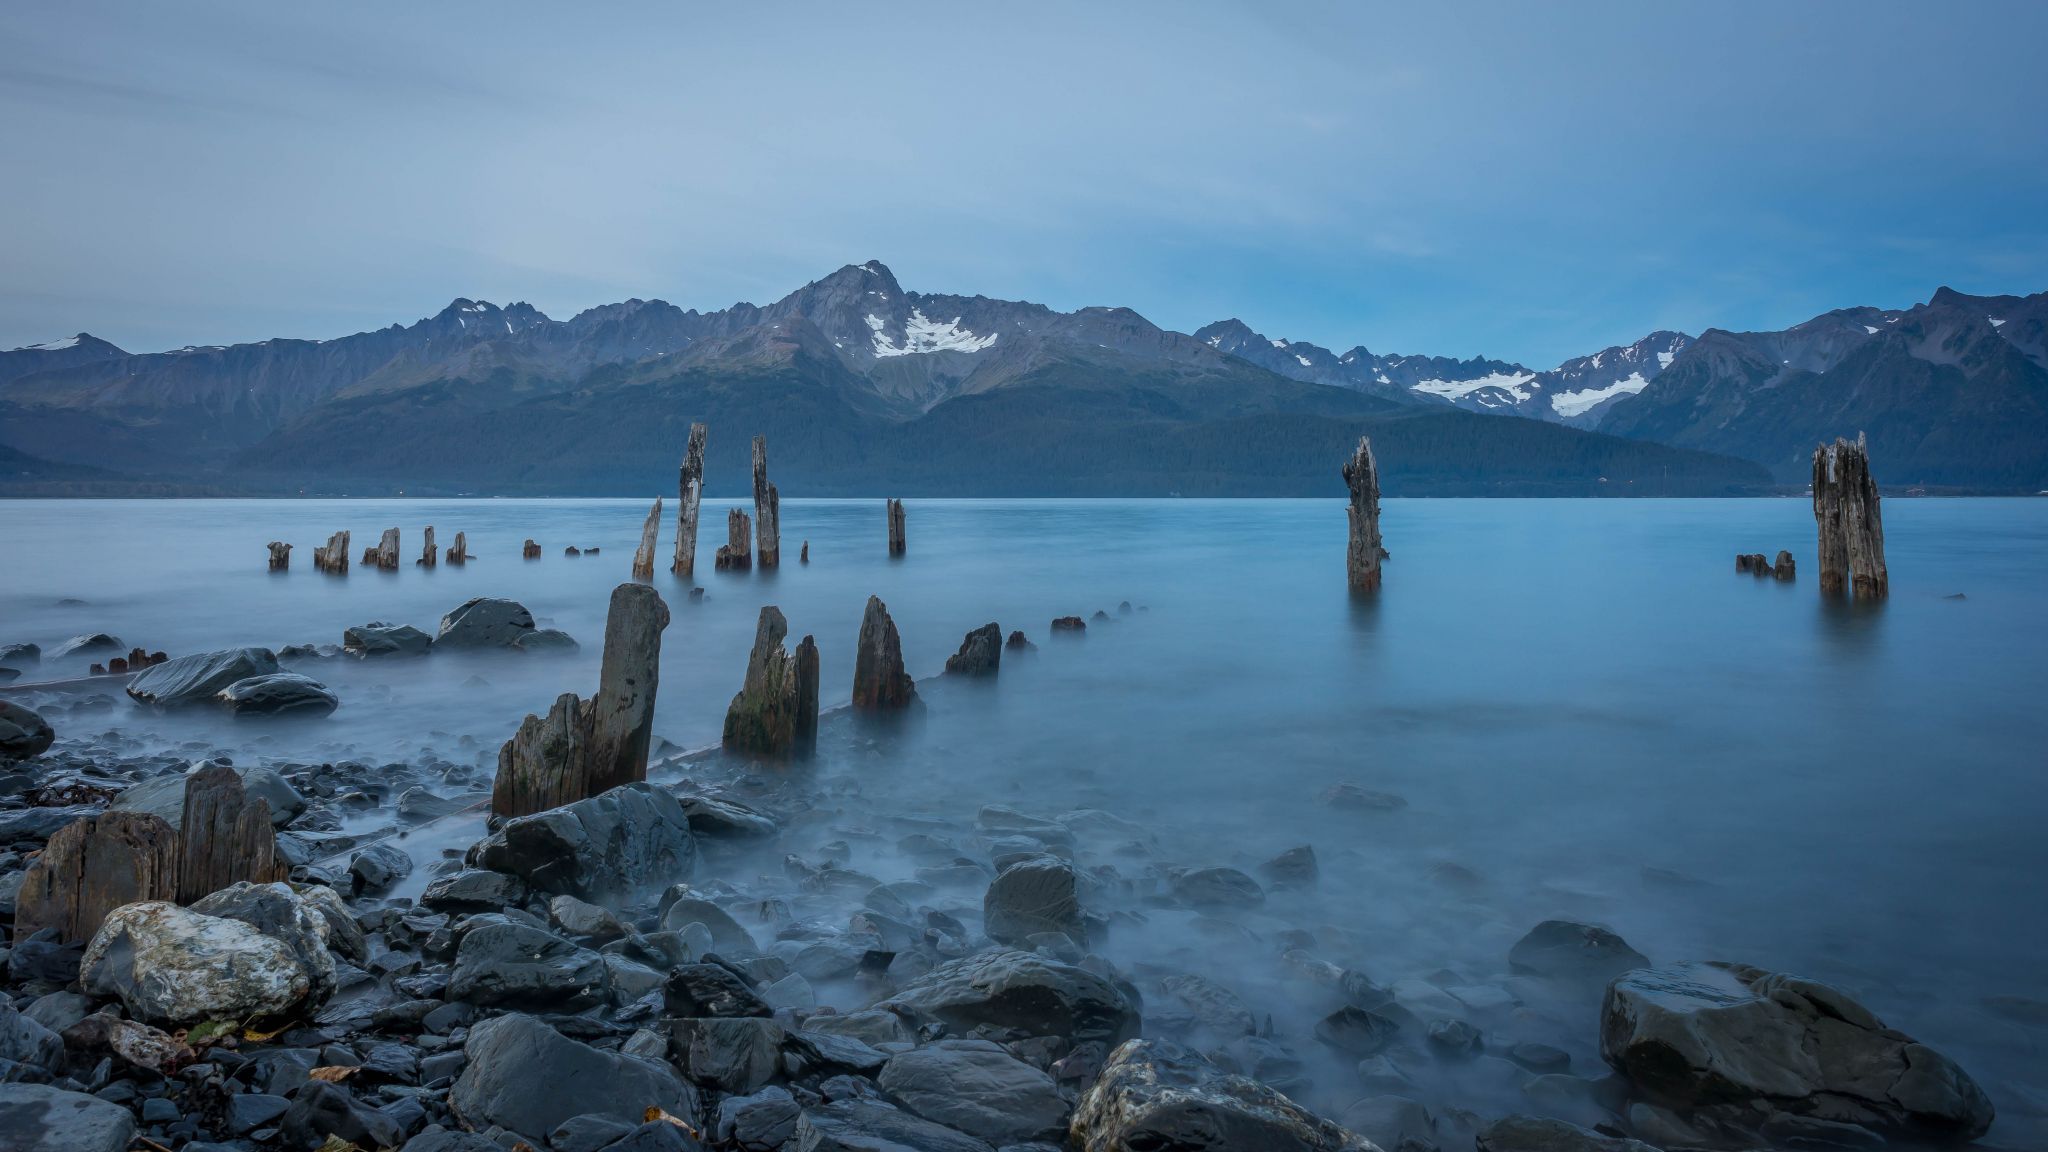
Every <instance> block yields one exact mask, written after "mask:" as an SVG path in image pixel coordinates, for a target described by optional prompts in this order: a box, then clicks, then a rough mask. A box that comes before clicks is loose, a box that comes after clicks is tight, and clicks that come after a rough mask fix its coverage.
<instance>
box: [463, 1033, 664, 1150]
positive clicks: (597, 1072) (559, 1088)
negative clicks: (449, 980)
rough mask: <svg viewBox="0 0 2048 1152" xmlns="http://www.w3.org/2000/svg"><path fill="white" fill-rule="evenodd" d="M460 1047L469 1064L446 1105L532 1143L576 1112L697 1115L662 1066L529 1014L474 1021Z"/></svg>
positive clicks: (638, 1117) (631, 1116) (627, 1117)
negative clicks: (591, 1042) (604, 1048)
mask: <svg viewBox="0 0 2048 1152" xmlns="http://www.w3.org/2000/svg"><path fill="white" fill-rule="evenodd" d="M464 1051H465V1052H467V1053H468V1055H469V1063H468V1064H467V1065H465V1066H464V1067H463V1070H462V1075H461V1076H459V1077H457V1078H456V1081H455V1087H454V1088H453V1089H451V1090H450V1091H449V1093H448V1103H449V1106H450V1107H452V1108H454V1110H455V1112H456V1114H457V1115H459V1116H460V1117H462V1118H463V1119H464V1120H466V1121H468V1122H469V1123H470V1124H472V1125H475V1126H478V1127H482V1126H486V1125H491V1124H496V1125H500V1126H502V1127H504V1128H508V1129H510V1130H512V1131H514V1132H517V1133H519V1134H520V1135H522V1136H525V1137H526V1138H527V1140H528V1142H529V1143H531V1144H533V1145H534V1146H535V1147H543V1146H545V1145H544V1144H543V1143H542V1141H543V1140H544V1139H545V1138H546V1137H547V1135H548V1134H549V1133H551V1132H553V1131H554V1130H555V1129H556V1128H558V1127H560V1126H561V1125H562V1124H563V1123H564V1122H566V1121H568V1120H570V1119H572V1118H574V1117H577V1116H587V1115H595V1116H602V1117H606V1118H609V1119H615V1120H622V1121H626V1122H629V1123H632V1124H636V1125H637V1124H639V1123H640V1122H641V1121H642V1120H643V1119H644V1118H645V1117H646V1113H647V1109H648V1108H650V1107H655V1108H660V1109H662V1110H663V1111H665V1112H668V1113H670V1114H671V1115H676V1116H686V1117H693V1116H695V1115H696V1114H697V1094H696V1093H695V1092H694V1091H693V1090H692V1089H691V1088H690V1086H689V1085H687V1084H685V1083H684V1082H683V1081H682V1080H681V1078H679V1077H678V1076H677V1075H676V1074H675V1073H674V1072H673V1071H671V1070H670V1069H669V1068H668V1067H667V1066H666V1065H663V1064H656V1063H654V1062H652V1061H647V1060H640V1059H637V1058H635V1057H632V1056H624V1055H618V1054H615V1053H611V1052H602V1051H599V1050H598V1049H596V1048H592V1047H590V1046H589V1045H587V1044H583V1043H580V1042H578V1041H575V1040H571V1039H569V1038H568V1037H566V1036H564V1035H562V1034H561V1033H559V1032H557V1031H555V1030H554V1029H553V1028H550V1027H548V1026H547V1025H546V1024H544V1023H542V1022H541V1021H539V1020H536V1019H534V1018H533V1017H531V1016H522V1015H518V1014H512V1015H506V1016H499V1017H495V1018H493V1019H490V1020H486V1021H484V1022H483V1023H481V1024H477V1025H475V1026H474V1027H472V1028H471V1029H470V1030H469V1038H468V1041H467V1043H466V1044H465V1046H464Z"/></svg>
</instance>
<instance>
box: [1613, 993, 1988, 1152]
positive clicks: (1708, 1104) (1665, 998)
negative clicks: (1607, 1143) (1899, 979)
mask: <svg viewBox="0 0 2048 1152" xmlns="http://www.w3.org/2000/svg"><path fill="white" fill-rule="evenodd" d="M1600 1053H1601V1055H1602V1056H1604V1057H1606V1059H1607V1062H1608V1063H1609V1064H1612V1065H1613V1066H1614V1067H1615V1068H1616V1069H1617V1070H1619V1071H1620V1072H1621V1073H1622V1075H1624V1076H1626V1077H1628V1079H1629V1080H1630V1081H1631V1082H1632V1083H1633V1084H1634V1085H1635V1087H1636V1088H1637V1089H1638V1090H1639V1091H1641V1092H1643V1093H1644V1094H1645V1095H1647V1096H1649V1097H1651V1098H1652V1099H1654V1100H1656V1101H1658V1102H1660V1103H1663V1104H1666V1105H1669V1106H1671V1107H1674V1108H1678V1109H1681V1110H1686V1109H1700V1110H1705V1111H1706V1112H1708V1113H1709V1116H1708V1118H1709V1119H1712V1120H1714V1121H1717V1122H1719V1123H1723V1124H1732V1125H1735V1126H1745V1125H1756V1126H1760V1125H1761V1124H1762V1123H1764V1122H1767V1121H1769V1120H1771V1119H1772V1117H1773V1115H1774V1114H1776V1113H1789V1114H1790V1115H1792V1116H1798V1117H1811V1118H1815V1119H1820V1120H1825V1121H1830V1122H1835V1123H1847V1124H1855V1125H1859V1126H1862V1127H1864V1128H1867V1129H1871V1130H1872V1131H1875V1132H1880V1133H1884V1134H1886V1135H1891V1136H1904V1137H1908V1138H1919V1139H1928V1138H1932V1139H1938V1140H1945V1141H1946V1140H1954V1141H1967V1140H1974V1139H1976V1138H1977V1137H1979V1136H1982V1135H1984V1133H1985V1132H1987V1131H1988V1130H1990V1128H1991V1121H1992V1116H1993V1113H1992V1107H1991V1101H1990V1100H1989V1099H1988V1098H1987V1097H1986V1096H1985V1094H1984V1091H1983V1089H1981V1088H1979V1087H1978V1086H1977V1083H1976V1081H1974V1080H1972V1079H1971V1078H1970V1076H1969V1074H1968V1073H1966V1072H1964V1071H1963V1070H1962V1069H1961V1068H1960V1067H1958V1066H1957V1065H1956V1063H1955V1062H1954V1061H1953V1060H1950V1059H1949V1058H1948V1057H1946V1056H1943V1055H1942V1054H1941V1053H1939V1052H1936V1051H1935V1050H1934V1049H1932V1048H1929V1047H1927V1046H1926V1045H1924V1044H1921V1043H1919V1042H1917V1041H1915V1040H1914V1039H1913V1038H1912V1037H1910V1036H1907V1035H1905V1034H1904V1033H1902V1032H1898V1031H1895V1030H1893V1029H1891V1028H1887V1027H1885V1025H1884V1022H1883V1021H1882V1020H1879V1019H1878V1018H1877V1017H1876V1016H1875V1015H1874V1014H1872V1013H1871V1012H1870V1010H1869V1009H1867V1008H1865V1007H1863V1006H1862V1005H1861V1004H1858V1003H1857V1002H1856V1001H1855V1000H1853V999H1851V998H1850V997H1849V996H1848V995H1847V994H1845V993H1843V992H1841V991H1840V990H1838V989H1835V988H1831V987H1829V986H1828V985H1826V984H1821V983H1818V982H1816V981H1812V980H1805V979H1801V978H1799V977H1797V976H1787V975H1782V974H1779V973H1774V972H1765V971H1763V970H1762V969H1758V968H1752V967H1749V966H1747V965H1740V964H1719V963H1708V964H1701V963H1695V964H1676V965H1672V966H1670V967H1667V968H1655V969H1641V970H1638V971H1634V972H1630V973H1628V974H1627V975H1625V976H1622V977H1621V978H1619V979H1617V980H1616V981H1615V982H1614V983H1613V984H1611V985H1609V986H1608V989H1607V995H1606V999H1605V1002H1604V1003H1603V1004H1602V1005H1601V1011H1600Z"/></svg>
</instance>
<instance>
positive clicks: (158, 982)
mask: <svg viewBox="0 0 2048 1152" xmlns="http://www.w3.org/2000/svg"><path fill="white" fill-rule="evenodd" d="M79 980H80V983H81V984H82V985H83V987H84V988H85V990H86V991H87V992H89V993H92V994H94V995H99V996H117V997H119V998H120V1000H121V1003H122V1004H123V1005H125V1006H126V1007H127V1009H128V1011H129V1013H130V1014H131V1015H133V1016H134V1017H136V1018H137V1019H140V1020H146V1021H149V1022H151V1023H170V1024H191V1023H197V1022H200V1021H204V1020H248V1019H253V1018H257V1017H274V1016H281V1015H284V1014H285V1013H287V1012H289V1011H291V1010H292V1009H294V1008H296V1007H297V1006H298V1005H299V1004H301V1003H302V1002H304V1001H305V999H306V996H307V994H308V993H309V992H310V991H311V988H312V980H311V977H310V976H309V975H308V974H307V972H306V970H305V968H304V967H302V966H301V965H300V964H299V961H298V959H297V958H296V957H295V956H294V955H293V954H292V951H291V949H289V948H287V947H286V946H285V945H284V944H282V943H279V942H278V941H277V940H274V939H272V938H270V937H269V936H265V935H264V934H263V933H261V932H259V931H257V930H256V929H255V928H252V927H250V926H249V925H247V924H244V923H242V922H240V921H238V920H229V919H225V918H222V917H216V916H207V915H204V914H202V913H198V912H193V911H188V910H186V909H184V908H180V907H178V906H177V905H175V904H169V903H162V902H152V903H142V904H130V905H128V906H127V907H124V908H117V909H115V910H114V911H113V912H112V913H110V914H108V916H107V918H106V921H105V922H104V923H103V924H101V926H100V930H99V932H98V934H97V935H95V936H94V937H93V939H92V943H91V944H90V945H88V946H87V947H86V950H85V956H84V959H83V961H82V962H81V968H80V976H79Z"/></svg>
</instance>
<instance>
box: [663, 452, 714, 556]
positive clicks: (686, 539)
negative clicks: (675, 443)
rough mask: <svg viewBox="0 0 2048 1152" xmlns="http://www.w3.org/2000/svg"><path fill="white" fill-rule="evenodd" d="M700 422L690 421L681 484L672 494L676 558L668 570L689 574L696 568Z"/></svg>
mask: <svg viewBox="0 0 2048 1152" xmlns="http://www.w3.org/2000/svg"><path fill="white" fill-rule="evenodd" d="M705 433H706V429H705V427H704V425H702V424H692V425H690V442H689V444H688V445H687V446H685V448H684V449H683V468H682V479H681V484H680V487H679V490H678V493H677V496H676V504H677V507H676V558H675V562H674V563H672V564H670V565H669V569H668V570H669V571H670V572H673V573H675V574H676V575H678V576H691V575H694V574H695V573H696V571H697V509H698V505H699V504H700V503H702V501H703V499H704V436H705Z"/></svg>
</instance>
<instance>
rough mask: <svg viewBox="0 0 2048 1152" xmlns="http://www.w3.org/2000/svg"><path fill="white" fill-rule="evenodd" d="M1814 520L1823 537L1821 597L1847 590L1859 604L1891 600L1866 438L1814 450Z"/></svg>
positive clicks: (1837, 441)
mask: <svg viewBox="0 0 2048 1152" xmlns="http://www.w3.org/2000/svg"><path fill="white" fill-rule="evenodd" d="M1813 520H1814V524H1815V526H1816V527H1817V528H1818V530H1819V536H1820V594H1821V595H1823V596H1840V595H1842V593H1843V592H1844V591H1845V590H1846V591H1849V592H1850V593H1851V594H1852V595H1853V596H1854V597H1855V599H1858V600H1882V599H1884V598H1885V597H1886V596H1887V595H1889V594H1890V592H1891V586H1890V577H1889V575H1888V573H1887V572H1886V571H1885V563H1884V522H1883V520H1882V518H1881V517H1880V516H1879V515H1878V500H1877V481H1875V480H1874V479H1872V478H1871V475H1870V446H1869V444H1868V443H1867V442H1865V440H1864V438H1863V436H1862V434H1860V433H1859V434H1858V435H1857V437H1856V442H1855V443H1853V444H1851V443H1850V442H1849V441H1847V440H1843V439H1839V438H1838V439H1836V441H1835V442H1834V443H1833V444H1823V445H1821V446H1820V447H1818V448H1815V449H1814V450H1813Z"/></svg>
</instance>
